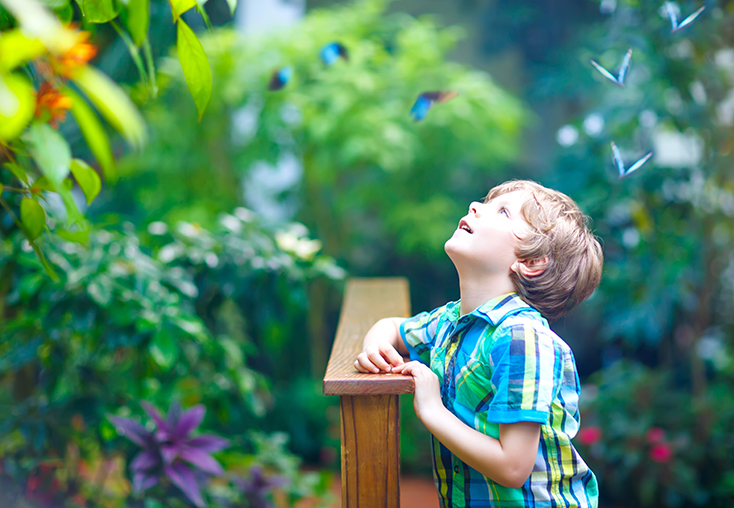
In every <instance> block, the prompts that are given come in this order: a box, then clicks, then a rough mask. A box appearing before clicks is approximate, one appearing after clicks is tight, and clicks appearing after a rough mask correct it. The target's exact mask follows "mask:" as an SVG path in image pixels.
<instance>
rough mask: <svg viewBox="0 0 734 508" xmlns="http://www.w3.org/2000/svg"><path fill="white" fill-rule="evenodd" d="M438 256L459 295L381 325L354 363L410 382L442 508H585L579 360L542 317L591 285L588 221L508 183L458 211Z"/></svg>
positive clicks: (562, 199) (594, 267)
mask: <svg viewBox="0 0 734 508" xmlns="http://www.w3.org/2000/svg"><path fill="white" fill-rule="evenodd" d="M445 250H446V253H447V254H448V255H449V257H450V258H451V260H452V261H453V263H454V265H455V266H456V270H457V272H458V274H459V283H460V288H461V300H460V301H457V302H449V303H447V304H446V305H444V306H442V307H439V308H437V309H435V310H433V311H431V312H423V313H421V314H418V315H416V316H414V317H412V318H409V319H402V318H387V319H383V320H381V321H378V322H377V323H376V324H375V325H374V326H373V327H372V328H371V329H370V331H369V332H368V333H367V335H366V336H365V338H364V350H363V352H362V353H361V354H360V355H359V356H358V357H357V360H356V361H355V367H356V368H357V370H359V371H360V372H372V373H378V372H388V373H390V372H391V373H393V374H402V375H410V376H413V377H414V379H415V395H414V399H413V406H414V409H415V412H416V415H417V416H418V418H419V419H420V420H421V422H423V424H424V425H425V426H426V427H427V428H428V430H429V431H430V432H431V442H432V448H433V472H434V479H435V482H436V487H437V489H438V494H439V499H440V502H441V506H442V507H473V508H474V507H502V508H515V507H517V508H520V507H522V508H525V507H535V508H546V507H548V508H550V507H554V508H555V507H596V506H597V504H598V501H597V498H598V490H597V483H596V478H595V476H594V474H593V473H592V472H591V470H590V469H589V468H588V467H587V465H586V464H585V463H584V461H583V460H582V459H581V457H580V456H579V454H578V453H577V451H576V449H575V448H574V447H573V445H572V444H571V438H573V437H574V436H575V435H576V432H577V431H578V428H579V411H578V399H579V381H578V375H577V373H576V365H575V363H574V358H573V354H572V352H571V349H570V348H569V347H568V345H566V343H565V342H563V340H561V338H560V337H558V336H557V335H556V334H555V333H553V332H552V331H551V330H550V328H549V327H548V322H547V321H546V318H547V319H556V318H558V317H559V316H561V315H563V314H565V313H567V312H569V311H570V310H571V309H572V308H574V307H575V306H576V305H578V304H579V303H580V302H581V301H583V300H584V299H586V298H587V297H588V296H589V295H590V294H591V293H592V291H594V289H595V288H596V286H597V285H598V283H599V280H600V277H601V269H602V251H601V246H600V245H599V243H598V242H597V240H596V239H595V238H594V236H593V234H592V233H591V232H590V231H589V229H588V227H587V226H586V217H585V216H584V215H583V214H582V213H581V211H580V210H579V209H578V206H577V205H576V203H574V202H573V201H572V200H571V199H570V198H569V197H567V196H565V195H564V194H562V193H560V192H557V191H554V190H550V189H546V188H545V187H543V186H541V185H539V184H537V183H534V182H529V181H510V182H506V183H504V184H502V185H499V186H497V187H495V188H493V189H492V190H491V191H489V194H488V195H487V197H486V198H485V200H484V202H483V203H478V202H474V203H472V204H471V205H469V213H468V214H467V215H466V216H465V217H464V218H462V219H461V221H460V222H459V225H458V227H457V229H456V231H454V234H453V236H452V237H451V238H450V239H449V240H448V241H447V242H446V245H445ZM401 355H410V359H411V360H413V361H410V362H407V363H405V362H404V361H403V358H402V356H401Z"/></svg>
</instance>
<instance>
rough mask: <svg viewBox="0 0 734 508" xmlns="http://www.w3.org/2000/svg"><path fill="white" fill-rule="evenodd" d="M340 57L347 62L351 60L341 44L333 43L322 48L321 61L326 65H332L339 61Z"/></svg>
mask: <svg viewBox="0 0 734 508" xmlns="http://www.w3.org/2000/svg"><path fill="white" fill-rule="evenodd" d="M339 57H342V58H343V59H344V60H347V61H348V60H349V53H348V52H347V48H345V47H344V46H343V45H342V44H341V43H340V42H331V43H329V44H327V45H326V46H324V47H323V48H321V60H323V61H324V63H325V64H326V65H332V64H333V63H334V62H336V61H337V60H338V59H339Z"/></svg>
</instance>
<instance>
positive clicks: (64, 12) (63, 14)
mask: <svg viewBox="0 0 734 508" xmlns="http://www.w3.org/2000/svg"><path fill="white" fill-rule="evenodd" d="M54 14H56V17H57V18H59V21H61V22H62V23H64V24H69V23H71V20H72V19H74V7H72V6H71V3H69V2H65V3H64V4H63V5H61V6H59V7H54Z"/></svg>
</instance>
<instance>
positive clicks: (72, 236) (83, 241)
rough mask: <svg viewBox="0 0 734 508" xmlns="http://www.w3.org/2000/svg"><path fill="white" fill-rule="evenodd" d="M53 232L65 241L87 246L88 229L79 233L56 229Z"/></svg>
mask: <svg viewBox="0 0 734 508" xmlns="http://www.w3.org/2000/svg"><path fill="white" fill-rule="evenodd" d="M54 232H55V233H56V234H57V235H59V237H61V238H63V239H64V240H66V241H69V242H74V243H78V244H79V245H89V229H82V230H80V231H69V230H68V229H56V230H55V231H54Z"/></svg>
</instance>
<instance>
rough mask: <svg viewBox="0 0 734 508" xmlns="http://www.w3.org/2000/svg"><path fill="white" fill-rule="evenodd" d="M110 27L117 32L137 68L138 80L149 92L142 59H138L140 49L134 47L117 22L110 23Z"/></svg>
mask: <svg viewBox="0 0 734 508" xmlns="http://www.w3.org/2000/svg"><path fill="white" fill-rule="evenodd" d="M110 25H112V28H114V29H115V32H117V35H119V36H120V38H121V39H122V40H123V42H124V43H125V45H126V46H127V50H128V51H129V52H130V57H131V58H132V59H133V62H135V66H136V67H137V68H138V73H139V74H140V79H141V80H142V81H143V84H144V85H145V88H146V89H148V90H150V89H151V87H150V86H149V84H148V75H147V73H146V72H145V66H144V65H143V59H142V58H141V57H140V49H139V48H138V47H137V46H136V45H135V43H134V42H133V40H132V39H131V38H130V36H129V35H128V34H127V33H126V32H125V30H123V29H122V27H121V26H120V25H119V23H117V21H115V20H112V21H110Z"/></svg>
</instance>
